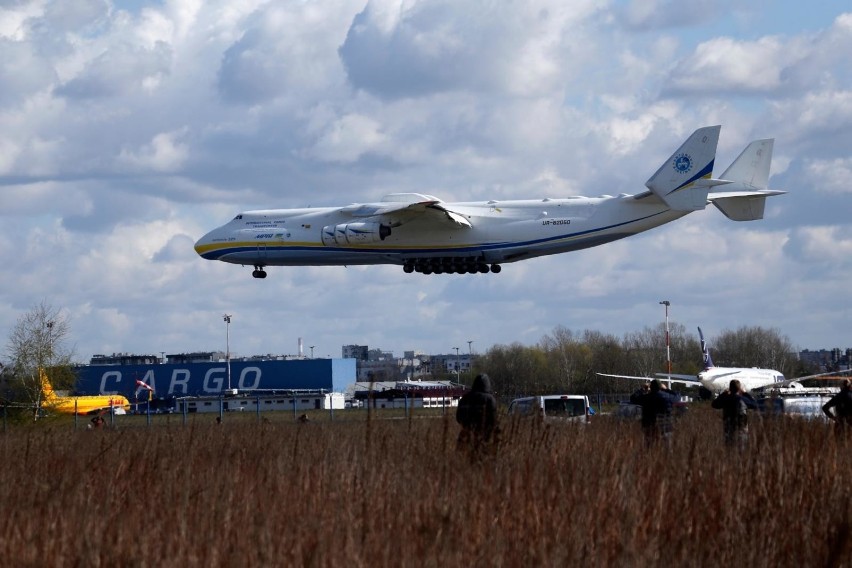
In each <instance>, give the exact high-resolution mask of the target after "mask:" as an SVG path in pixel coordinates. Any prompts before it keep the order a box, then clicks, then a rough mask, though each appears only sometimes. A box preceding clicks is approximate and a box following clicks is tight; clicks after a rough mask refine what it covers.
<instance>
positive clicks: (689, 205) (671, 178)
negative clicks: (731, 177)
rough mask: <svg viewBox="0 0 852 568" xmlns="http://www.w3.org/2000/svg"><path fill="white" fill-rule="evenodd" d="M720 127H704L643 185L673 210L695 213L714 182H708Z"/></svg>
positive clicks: (705, 198)
mask: <svg viewBox="0 0 852 568" xmlns="http://www.w3.org/2000/svg"><path fill="white" fill-rule="evenodd" d="M721 129H722V127H721V126H705V127H704V128H699V129H698V130H696V131H695V132H693V133H692V136H690V137H689V138H688V139H687V140H686V142H684V143H683V144H682V145H681V147H680V148H678V149H677V151H675V153H674V154H672V155H671V156H670V157H669V159H668V160H666V161H665V162H664V163H663V165H662V166H660V169H658V170H657V172H656V173H655V174H654V175H653V176H651V179H649V180H648V181H647V182H645V186H646V187H647V188H648V189H650V190H651V191H652V192H653V193H654V194H655V195H656V196H657V197H659V198H660V199H661V200H662V201H663V202H664V203H665V204H666V205H667V206H668V207H669V208H670V209H672V210H674V211H687V212H688V211H698V210H700V209H704V208H705V207H706V206H707V195H708V192H709V191H710V188H711V187H712V186H713V185H717V183H718V182H717V181H716V180H713V179H711V176H712V175H713V163H714V162H715V160H716V145H717V144H718V142H719V131H720V130H721Z"/></svg>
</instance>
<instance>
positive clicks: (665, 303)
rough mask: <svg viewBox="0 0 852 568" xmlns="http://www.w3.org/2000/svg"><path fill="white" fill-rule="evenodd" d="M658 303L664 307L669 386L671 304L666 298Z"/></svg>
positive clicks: (670, 379)
mask: <svg viewBox="0 0 852 568" xmlns="http://www.w3.org/2000/svg"><path fill="white" fill-rule="evenodd" d="M660 304H662V305H664V306H665V307H666V373H668V378H669V387H670V388H671V386H672V350H671V343H670V339H669V306H671V305H672V303H671V302H669V301H668V300H663V301H662V302H660Z"/></svg>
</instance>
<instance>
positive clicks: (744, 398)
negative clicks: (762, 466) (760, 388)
mask: <svg viewBox="0 0 852 568" xmlns="http://www.w3.org/2000/svg"><path fill="white" fill-rule="evenodd" d="M711 406H712V407H713V408H715V409H717V410H721V411H722V426H723V430H724V433H725V443H726V444H727V445H728V446H744V445H746V444H747V443H748V410H749V409H752V410H754V409H756V408H757V403H756V402H755V401H754V398H753V397H752V396H751V395H750V394H749V393H747V392H745V390H743V386H742V383H740V382H739V381H738V380H736V379H734V380H732V381H731V383H730V384H729V385H728V389H727V390H726V391H725V392H723V393H722V394H720V395H719V396H718V397H716V399H715V400H714V401H713V402H712V403H711Z"/></svg>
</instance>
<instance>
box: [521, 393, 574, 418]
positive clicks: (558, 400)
mask: <svg viewBox="0 0 852 568" xmlns="http://www.w3.org/2000/svg"><path fill="white" fill-rule="evenodd" d="M590 414H591V411H590V407H589V397H587V396H585V395H581V394H551V395H545V396H527V397H524V398H516V399H515V400H513V401H512V403H511V404H509V415H510V416H511V415H514V416H537V417H541V418H543V419H545V420H558V421H563V420H564V421H569V422H583V423H586V422H588V421H589V416H590Z"/></svg>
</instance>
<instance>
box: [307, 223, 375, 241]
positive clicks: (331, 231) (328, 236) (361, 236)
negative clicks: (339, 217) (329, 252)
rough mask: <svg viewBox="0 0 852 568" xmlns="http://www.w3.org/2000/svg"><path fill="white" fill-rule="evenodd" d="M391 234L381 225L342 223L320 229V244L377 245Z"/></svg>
mask: <svg viewBox="0 0 852 568" xmlns="http://www.w3.org/2000/svg"><path fill="white" fill-rule="evenodd" d="M390 234H391V228H390V227H389V226H387V225H382V224H381V223H344V224H341V225H327V226H325V227H323V228H322V244H324V245H325V246H347V245H364V244H370V243H377V242H379V241H383V240H385V239H386V238H387V237H388V236H390Z"/></svg>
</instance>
